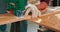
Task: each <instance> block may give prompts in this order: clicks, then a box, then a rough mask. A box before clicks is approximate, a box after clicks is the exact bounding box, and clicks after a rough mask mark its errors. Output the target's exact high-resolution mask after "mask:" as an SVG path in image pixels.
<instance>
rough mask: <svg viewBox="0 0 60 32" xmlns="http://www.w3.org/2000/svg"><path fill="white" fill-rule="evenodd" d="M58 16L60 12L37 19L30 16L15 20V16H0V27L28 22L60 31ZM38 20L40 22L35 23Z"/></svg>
mask: <svg viewBox="0 0 60 32" xmlns="http://www.w3.org/2000/svg"><path fill="white" fill-rule="evenodd" d="M58 14H60V11H58V12H52V13H48V14H44V15H41V16H40V17H37V18H31V16H24V17H23V16H22V17H23V18H17V17H16V16H14V15H11V14H0V25H2V24H8V23H12V22H17V21H21V20H29V21H31V22H34V23H37V24H38V25H42V26H45V27H46V28H49V29H52V30H55V31H60V18H59V17H57V16H56V15H58ZM58 16H60V15H58ZM38 19H41V21H38V22H37V20H38Z"/></svg>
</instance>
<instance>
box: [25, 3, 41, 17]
mask: <svg viewBox="0 0 60 32" xmlns="http://www.w3.org/2000/svg"><path fill="white" fill-rule="evenodd" d="M26 9H27V10H25V16H27V15H29V13H30V12H31V13H32V15H31V16H32V18H34V17H38V16H40V15H41V12H40V11H39V10H38V9H37V7H36V6H35V5H32V4H29V5H28V6H26Z"/></svg>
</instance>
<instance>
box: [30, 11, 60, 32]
mask: <svg viewBox="0 0 60 32" xmlns="http://www.w3.org/2000/svg"><path fill="white" fill-rule="evenodd" d="M38 19H41V20H40V21H39V22H38ZM30 21H32V22H34V23H37V24H39V25H42V26H45V27H46V28H49V29H52V30H54V31H58V32H60V11H58V12H52V13H48V14H45V15H42V16H40V17H38V18H34V19H30Z"/></svg>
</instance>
